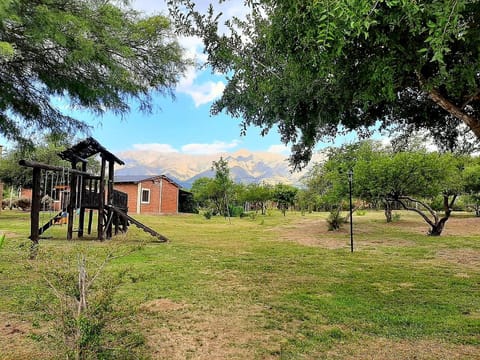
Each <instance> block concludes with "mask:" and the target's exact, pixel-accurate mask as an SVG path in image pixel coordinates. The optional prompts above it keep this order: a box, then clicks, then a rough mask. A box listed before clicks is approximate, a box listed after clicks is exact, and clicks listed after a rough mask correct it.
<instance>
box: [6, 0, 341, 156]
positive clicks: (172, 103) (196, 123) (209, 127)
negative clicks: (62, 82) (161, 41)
mask: <svg viewBox="0 0 480 360" xmlns="http://www.w3.org/2000/svg"><path fill="white" fill-rule="evenodd" d="M208 3H209V1H198V2H197V4H199V5H201V6H202V7H205V6H206V5H207V4H208ZM132 6H133V7H134V8H136V9H138V10H140V11H143V12H145V13H148V14H153V13H163V14H168V13H167V7H166V4H165V2H164V1H162V0H160V1H158V0H157V1H155V0H133V1H132ZM222 7H223V8H222V9H221V10H222V12H223V13H224V14H225V15H226V16H238V17H243V16H244V15H245V12H246V8H245V7H244V6H243V0H230V1H226V2H225V3H223V4H222ZM179 41H180V43H181V45H182V46H183V47H184V49H185V51H186V54H187V56H189V57H190V58H194V59H196V60H197V61H198V62H200V63H201V62H202V60H203V59H204V58H205V55H204V54H202V44H201V42H200V40H199V39H194V38H180V40H179ZM224 83H225V79H224V78H223V77H221V76H218V75H215V74H212V73H211V72H210V71H209V70H208V69H203V70H198V69H197V68H194V67H191V68H189V69H188V71H187V72H186V74H185V75H184V77H183V78H182V79H181V81H180V82H179V84H178V86H177V88H176V90H175V100H174V99H172V98H170V97H162V96H160V95H159V96H156V95H154V102H153V112H152V113H151V114H144V113H141V112H139V111H137V109H136V106H135V104H131V112H130V113H128V114H126V115H125V116H124V117H123V118H122V117H120V116H115V115H113V114H111V113H106V114H104V115H103V116H101V117H97V116H95V115H94V114H92V113H90V112H87V111H85V112H74V113H73V114H72V115H73V116H75V117H77V118H79V119H81V120H84V121H86V122H87V123H88V124H90V125H91V126H92V127H93V128H92V133H91V135H92V136H93V137H94V138H96V139H97V140H98V141H99V142H100V143H101V144H103V145H104V146H105V147H106V148H107V149H109V150H110V151H112V152H120V151H125V150H135V149H137V150H145V149H149V150H158V151H162V152H182V153H189V154H211V153H219V152H235V151H237V150H239V149H248V150H250V151H269V152H279V153H283V154H285V155H287V154H288V153H289V150H288V147H285V145H283V144H282V143H281V141H280V136H279V134H278V132H277V130H276V129H272V130H271V131H270V133H269V134H268V135H267V136H265V137H262V136H261V135H260V129H258V128H255V127H251V128H249V129H248V131H247V135H246V136H240V122H241V120H240V119H235V118H231V117H229V116H227V115H226V114H220V115H216V116H211V115H210V106H211V104H212V101H213V100H214V99H216V98H218V97H219V96H220V95H221V93H222V90H223V88H224ZM59 105H60V106H61V107H62V108H64V110H66V111H67V112H68V113H69V114H70V113H71V110H70V109H69V108H68V104H67V103H66V102H64V101H62V100H60V102H59ZM345 141H346V140H345V139H342V138H340V139H337V140H336V143H343V142H345ZM328 145H331V144H324V145H323V146H328ZM323 146H322V145H321V144H320V145H319V147H323ZM7 147H8V144H7Z"/></svg>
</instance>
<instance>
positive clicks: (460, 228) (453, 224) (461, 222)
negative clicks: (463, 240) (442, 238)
mask: <svg viewBox="0 0 480 360" xmlns="http://www.w3.org/2000/svg"><path fill="white" fill-rule="evenodd" d="M442 235H452V236H475V235H480V218H478V217H477V218H464V219H462V218H455V217H453V218H450V219H448V221H447V223H446V225H445V230H444V232H443V234H442Z"/></svg>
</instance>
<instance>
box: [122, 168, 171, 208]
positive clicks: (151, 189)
mask: <svg viewBox="0 0 480 360" xmlns="http://www.w3.org/2000/svg"><path fill="white" fill-rule="evenodd" d="M114 188H115V189H116V190H119V191H122V192H124V193H126V194H128V212H129V213H130V214H178V211H179V192H180V186H179V185H178V184H176V183H175V182H174V181H173V180H171V179H169V178H168V177H166V176H165V175H158V176H141V175H132V176H128V175H126V176H116V177H115V180H114Z"/></svg>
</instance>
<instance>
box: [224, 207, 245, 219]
mask: <svg viewBox="0 0 480 360" xmlns="http://www.w3.org/2000/svg"><path fill="white" fill-rule="evenodd" d="M228 210H229V211H230V216H231V217H241V216H242V215H243V213H244V211H243V206H233V205H230V206H229V207H228Z"/></svg>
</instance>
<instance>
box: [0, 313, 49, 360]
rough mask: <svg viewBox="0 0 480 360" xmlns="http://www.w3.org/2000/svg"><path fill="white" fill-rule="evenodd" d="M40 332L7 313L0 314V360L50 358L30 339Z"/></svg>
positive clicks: (26, 322) (28, 323)
mask: <svg viewBox="0 0 480 360" xmlns="http://www.w3.org/2000/svg"><path fill="white" fill-rule="evenodd" d="M41 332H42V331H41V330H40V329H33V327H32V325H31V323H30V322H28V321H25V320H20V319H18V318H16V317H14V316H12V315H11V314H8V313H0V358H1V359H2V360H7V359H12V360H14V359H46V358H51V357H52V354H48V351H47V352H46V351H45V349H41V348H40V346H39V344H38V343H36V342H34V341H33V340H32V338H31V337H32V336H35V335H36V334H37V335H38V334H40V333H41Z"/></svg>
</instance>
